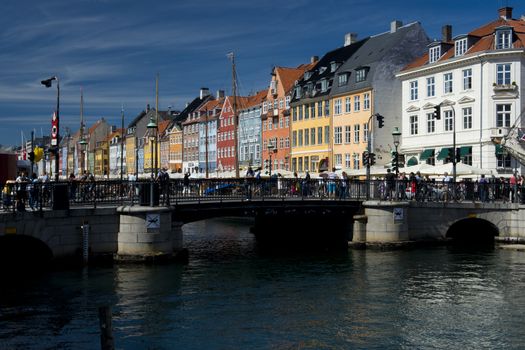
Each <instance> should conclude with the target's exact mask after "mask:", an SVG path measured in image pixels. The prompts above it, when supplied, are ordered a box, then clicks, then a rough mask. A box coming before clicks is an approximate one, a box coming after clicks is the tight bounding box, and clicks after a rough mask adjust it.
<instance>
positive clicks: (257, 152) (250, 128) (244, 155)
mask: <svg viewBox="0 0 525 350" xmlns="http://www.w3.org/2000/svg"><path fill="white" fill-rule="evenodd" d="M266 95H267V90H263V91H259V92H257V93H256V94H255V95H253V96H249V97H247V98H245V99H243V100H241V103H240V104H239V108H238V115H239V129H238V137H239V148H238V155H239V166H240V169H242V170H246V169H248V168H249V167H252V168H258V167H261V166H262V154H261V146H262V133H261V131H262V128H261V112H262V104H263V101H264V100H265V99H266Z"/></svg>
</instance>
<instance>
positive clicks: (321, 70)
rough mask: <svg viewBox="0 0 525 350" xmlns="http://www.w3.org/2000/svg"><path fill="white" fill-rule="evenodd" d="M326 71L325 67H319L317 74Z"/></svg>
mask: <svg viewBox="0 0 525 350" xmlns="http://www.w3.org/2000/svg"><path fill="white" fill-rule="evenodd" d="M325 71H326V67H321V68H319V75H321V74H323V73H324V72H325Z"/></svg>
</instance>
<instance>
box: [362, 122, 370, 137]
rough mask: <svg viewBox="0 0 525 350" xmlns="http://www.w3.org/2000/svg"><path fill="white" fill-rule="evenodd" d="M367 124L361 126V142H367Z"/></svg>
mask: <svg viewBox="0 0 525 350" xmlns="http://www.w3.org/2000/svg"><path fill="white" fill-rule="evenodd" d="M368 134H369V132H368V123H364V124H363V142H368V136H369V135H368Z"/></svg>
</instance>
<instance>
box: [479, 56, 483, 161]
mask: <svg viewBox="0 0 525 350" xmlns="http://www.w3.org/2000/svg"><path fill="white" fill-rule="evenodd" d="M478 58H479V66H480V75H479V76H480V78H479V82H480V89H479V91H480V92H479V168H480V169H483V59H482V58H481V56H478Z"/></svg>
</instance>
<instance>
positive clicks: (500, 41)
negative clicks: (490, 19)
mask: <svg viewBox="0 0 525 350" xmlns="http://www.w3.org/2000/svg"><path fill="white" fill-rule="evenodd" d="M510 48H512V28H511V27H499V28H496V49H497V50H502V49H510Z"/></svg>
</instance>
